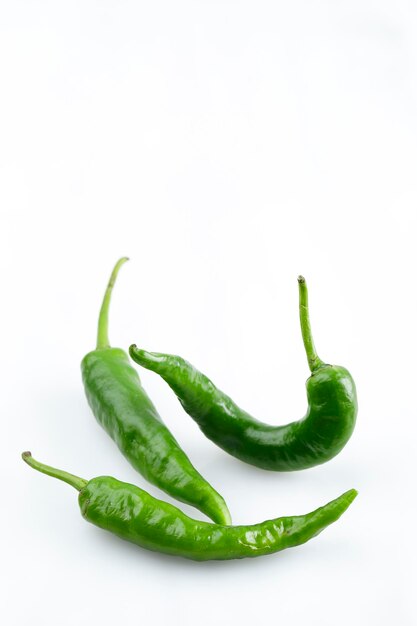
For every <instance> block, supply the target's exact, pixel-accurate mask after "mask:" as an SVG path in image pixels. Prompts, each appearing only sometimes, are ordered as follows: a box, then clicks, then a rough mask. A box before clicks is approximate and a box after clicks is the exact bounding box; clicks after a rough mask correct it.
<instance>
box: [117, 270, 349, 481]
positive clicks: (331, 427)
mask: <svg viewBox="0 0 417 626" xmlns="http://www.w3.org/2000/svg"><path fill="white" fill-rule="evenodd" d="M298 284H299V294H300V322H301V331H302V336H303V342H304V347H305V350H306V353H307V357H308V363H309V367H310V370H311V376H310V378H309V379H308V380H307V383H306V386H307V397H308V410H307V413H306V415H305V417H304V418H303V419H301V420H299V421H297V422H292V423H290V424H286V425H285V426H270V425H269V424H264V423H263V422H259V421H257V420H256V419H254V418H253V417H251V416H250V415H249V414H248V413H246V412H245V411H243V410H242V409H240V408H239V407H238V406H237V405H236V404H235V403H234V402H233V400H232V399H231V398H229V397H228V396H226V394H224V393H223V392H222V391H220V390H219V389H217V388H216V387H215V385H214V384H213V383H212V382H211V380H209V379H208V378H207V377H206V376H204V374H202V373H201V372H199V371H198V370H196V369H195V368H194V367H193V366H192V365H191V364H190V363H188V362H187V361H185V360H184V359H182V358H181V357H178V356H172V355H168V354H160V353H156V352H146V351H145V350H139V349H138V348H137V347H136V346H135V345H132V346H130V349H129V352H130V355H131V357H132V359H133V360H134V361H136V363H139V364H140V365H142V366H143V367H146V368H147V369H149V370H152V371H154V372H156V373H157V374H159V375H160V376H161V377H162V378H163V379H164V380H165V381H166V382H167V383H168V385H169V386H170V387H171V389H173V391H174V392H175V394H176V395H177V397H178V399H179V401H180V402H181V404H182V406H183V407H184V409H185V411H186V412H187V413H188V414H189V415H191V417H192V418H193V419H194V420H195V421H196V422H197V424H198V425H199V427H200V428H201V430H202V431H203V433H204V434H205V435H206V436H207V437H208V438H209V439H211V440H212V441H214V443H216V444H217V445H218V446H220V447H221V448H223V450H225V451H226V452H228V453H229V454H232V455H233V456H235V457H237V458H238V459H241V460H242V461H246V462H247V463H251V464H252V465H256V466H257V467H262V468H263V469H267V470H276V471H290V470H300V469H306V468H308V467H313V466H314V465H319V464H320V463H324V462H326V461H328V460H329V459H331V458H332V457H334V456H335V455H336V454H338V453H339V452H340V450H341V449H342V448H343V447H344V445H345V444H346V442H347V441H348V439H349V438H350V436H351V434H352V432H353V429H354V426H355V421H356V414H357V399H356V389H355V383H354V381H353V378H352V376H351V375H350V374H349V372H348V371H347V370H346V369H345V368H344V367H340V366H338V365H327V364H325V363H323V361H321V360H320V359H319V357H318V356H317V352H316V349H315V347H314V342H313V337H312V334H311V327H310V320H309V312H308V294H307V286H306V283H305V279H304V278H303V277H302V276H300V277H299V278H298Z"/></svg>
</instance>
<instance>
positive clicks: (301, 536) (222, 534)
mask: <svg viewBox="0 0 417 626" xmlns="http://www.w3.org/2000/svg"><path fill="white" fill-rule="evenodd" d="M22 458H23V460H24V461H25V462H26V463H27V464H28V465H30V466H31V467H33V468H34V469H36V470H38V471H40V472H43V473H44V474H48V475H49V476H54V477H55V478H58V479H59V480H63V481H64V482H66V483H69V484H70V485H71V486H73V487H75V489H77V490H78V491H79V497H78V501H79V505H80V509H81V514H82V516H83V517H84V519H86V520H87V521H88V522H91V523H92V524H95V525H96V526H99V527H100V528H103V529H105V530H108V531H110V532H111V533H114V534H115V535H118V536H119V537H121V538H122V539H126V540H127V541H131V542H132V543H135V544H137V545H139V546H141V547H142V548H147V549H148V550H153V551H155V552H164V553H166V554H171V555H175V556H181V557H184V558H187V559H193V560H195V561H208V560H228V559H243V558H245V557H255V556H263V555H267V554H273V553H274V552H279V551H280V550H285V549H286V548H292V547H294V546H298V545H300V544H303V543H306V541H309V539H312V538H313V537H315V536H316V535H318V534H319V533H320V532H321V531H322V530H324V529H325V528H326V526H329V524H332V523H333V522H335V521H336V520H337V519H339V517H340V516H341V515H342V514H343V513H344V512H345V511H346V509H347V508H348V507H349V505H350V504H351V503H352V501H353V500H354V499H355V498H356V496H357V491H355V489H351V490H350V491H347V492H346V493H344V494H343V495H341V496H339V497H338V498H336V500H332V501H331V502H328V503H327V504H325V505H324V506H322V507H320V508H318V509H316V510H315V511H312V512H311V513H307V514H306V515H297V516H292V517H278V518H276V519H272V520H267V521H265V522H262V523H261V524H253V525H250V526H222V525H219V524H210V523H208V522H200V521H197V520H194V519H192V518H190V517H188V516H187V515H185V513H183V512H182V511H180V510H179V509H177V507H175V506H173V505H172V504H168V503H167V502H163V501H162V500H157V499H156V498H153V497H152V496H151V495H150V494H149V493H147V492H146V491H143V489H140V488H139V487H136V486H134V485H131V484H129V483H124V482H121V481H120V480H116V478H112V477H111V476H99V477H97V478H93V479H92V480H90V481H86V480H84V479H82V478H78V477H77V476H74V475H72V474H68V473H67V472H63V471H61V470H57V469H54V468H52V467H49V466H48V465H43V464H42V463H39V462H38V461H35V459H34V458H33V457H32V456H31V453H30V452H24V453H23V454H22Z"/></svg>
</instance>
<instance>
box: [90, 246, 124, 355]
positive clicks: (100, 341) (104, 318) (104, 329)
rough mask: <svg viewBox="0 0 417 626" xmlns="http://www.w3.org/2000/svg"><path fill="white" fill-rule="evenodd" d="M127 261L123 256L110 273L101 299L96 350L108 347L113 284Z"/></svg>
mask: <svg viewBox="0 0 417 626" xmlns="http://www.w3.org/2000/svg"><path fill="white" fill-rule="evenodd" d="M128 260H129V259H128V257H126V256H124V257H122V258H121V259H119V260H118V261H117V263H116V265H115V266H114V268H113V271H112V273H111V276H110V280H109V282H108V284H107V288H106V292H105V294H104V298H103V303H102V305H101V309H100V315H99V318H98V331H97V350H101V349H103V348H109V347H110V342H109V307H110V300H111V294H112V291H113V287H114V283H115V282H116V278H117V274H118V273H119V270H120V268H121V267H122V265H123V263H126V261H128Z"/></svg>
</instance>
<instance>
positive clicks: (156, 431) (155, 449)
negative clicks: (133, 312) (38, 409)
mask: <svg viewBox="0 0 417 626" xmlns="http://www.w3.org/2000/svg"><path fill="white" fill-rule="evenodd" d="M124 260H125V259H121V260H120V261H119V262H118V264H117V265H116V267H115V269H114V271H113V274H112V278H111V280H110V283H109V287H108V289H107V291H106V295H109V294H110V293H111V289H112V288H113V285H114V282H115V278H116V276H117V272H118V270H119V268H120V266H121V264H122V262H123V261H124ZM109 302H110V297H108V298H107V300H106V296H105V301H104V303H103V306H105V315H104V317H103V316H102V315H100V322H99V337H98V341H97V344H98V348H97V349H96V350H94V351H92V352H90V353H88V354H87V355H86V356H85V357H84V359H83V361H82V363H81V372H82V378H83V383H84V388H85V393H86V396H87V399H88V403H89V405H90V407H91V409H92V411H93V413H94V415H95V417H96V419H97V421H98V422H99V424H101V426H102V427H103V428H104V429H105V431H106V432H107V433H108V434H109V435H110V437H111V438H112V439H113V440H114V441H115V442H116V444H117V445H118V447H119V449H120V451H121V452H122V453H123V454H124V456H125V457H126V458H127V459H128V461H130V463H131V464H132V465H133V467H134V468H135V469H137V470H138V471H139V472H140V473H141V474H142V475H143V476H144V477H145V478H146V479H147V480H148V481H149V482H150V483H152V484H154V485H156V486H157V487H159V488H160V489H162V490H163V491H165V492H166V493H169V494H170V495H171V496H173V497H174V498H176V499H177V500H180V501H181V502H185V503H187V504H190V505H191V506H195V507H196V508H197V509H199V510H200V511H202V512H203V513H205V514H206V515H208V517H210V518H211V519H213V520H214V521H215V522H217V523H219V524H230V523H231V518H230V513H229V511H228V508H227V506H226V503H225V502H224V500H223V498H222V497H221V495H220V494H218V493H217V491H215V489H214V488H213V487H212V486H211V485H210V484H209V483H208V482H207V481H206V480H205V479H204V478H203V477H202V476H201V474H200V473H199V472H198V471H197V470H196V469H195V467H194V466H193V465H192V463H191V461H190V460H189V458H188V457H187V455H186V454H185V452H184V451H183V450H182V449H181V448H180V446H179V444H178V443H177V441H176V439H175V437H174V436H173V435H172V433H171V432H170V431H169V430H168V428H167V427H166V426H165V424H164V423H163V422H162V419H161V417H160V416H159V415H158V412H157V410H156V408H155V407H154V405H153V403H152V402H151V400H150V398H149V397H148V395H147V393H146V391H145V390H144V388H143V387H142V385H141V382H140V379H139V376H138V373H137V371H136V370H135V369H134V368H133V367H131V365H130V364H129V357H128V355H127V354H126V352H124V351H123V350H121V349H120V348H111V347H110V346H109V345H108V338H107V328H106V326H107V316H108V304H109ZM106 307H107V308H106ZM102 312H103V310H102ZM103 319H104V320H105V322H103V321H102V320H103ZM100 324H101V326H100ZM103 324H105V330H106V332H105V333H104V336H103V333H101V336H100V331H101V330H102V329H103Z"/></svg>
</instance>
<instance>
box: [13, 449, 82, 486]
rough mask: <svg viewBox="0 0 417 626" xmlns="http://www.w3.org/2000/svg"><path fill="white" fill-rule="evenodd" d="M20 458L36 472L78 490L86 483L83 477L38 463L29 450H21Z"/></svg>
mask: <svg viewBox="0 0 417 626" xmlns="http://www.w3.org/2000/svg"><path fill="white" fill-rule="evenodd" d="M22 459H23V460H24V462H25V463H27V464H28V465H30V466H31V467H33V468H34V469H35V470H38V472H42V473H43V474H47V475H48V476H53V477H54V478H58V479H59V480H63V481H64V483H68V484H69V485H71V487H74V488H75V489H77V490H78V491H81V489H83V488H84V487H85V486H86V484H87V483H88V480H84V478H79V477H78V476H74V474H69V473H68V472H63V471H62V470H59V469H55V467H50V466H49V465H44V464H43V463H39V461H35V459H34V458H33V456H32V453H31V452H23V453H22Z"/></svg>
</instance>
